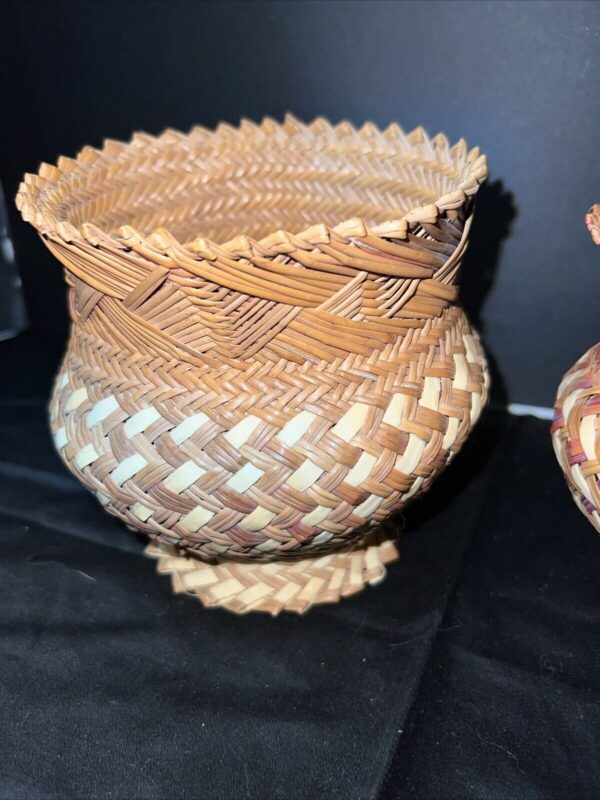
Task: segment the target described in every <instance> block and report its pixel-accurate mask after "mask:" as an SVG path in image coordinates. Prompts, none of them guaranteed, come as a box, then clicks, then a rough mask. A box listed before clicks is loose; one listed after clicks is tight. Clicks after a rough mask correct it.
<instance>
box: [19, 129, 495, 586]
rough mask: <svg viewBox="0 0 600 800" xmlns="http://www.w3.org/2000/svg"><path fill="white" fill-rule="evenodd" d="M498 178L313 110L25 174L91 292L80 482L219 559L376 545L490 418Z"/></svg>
mask: <svg viewBox="0 0 600 800" xmlns="http://www.w3.org/2000/svg"><path fill="white" fill-rule="evenodd" d="M485 176H486V165H485V158H484V157H483V156H481V155H480V154H479V152H478V150H477V149H474V150H470V151H469V150H468V149H467V148H466V146H465V144H464V142H462V141H461V142H459V143H458V144H456V145H454V146H452V147H451V146H450V145H449V143H448V141H447V139H446V138H445V137H444V136H443V135H438V136H436V137H434V138H432V139H430V138H429V137H428V136H427V135H426V134H425V133H424V131H423V130H422V129H417V130H415V131H413V132H412V133H410V134H406V133H404V132H403V131H402V130H401V129H400V128H399V127H397V126H395V125H394V126H391V127H390V128H388V129H387V130H385V131H383V132H382V131H379V130H378V129H377V128H376V127H375V126H373V125H371V124H367V125H365V126H364V127H363V128H361V129H360V130H358V131H357V130H355V129H354V128H352V126H350V125H349V124H348V123H342V124H340V125H337V126H332V125H330V124H329V123H327V122H326V121H324V120H321V119H319V120H316V121H315V122H313V123H311V124H310V125H303V124H301V123H299V122H298V121H296V120H295V119H293V118H291V117H288V118H286V120H285V122H284V123H283V124H278V123H276V122H273V121H272V120H265V121H264V122H263V123H261V124H260V125H254V124H252V123H248V122H244V123H242V124H241V125H240V127H239V128H232V127H230V126H227V125H222V126H220V127H219V128H217V130H216V131H214V132H210V131H207V130H205V129H201V128H198V129H194V130H193V131H191V132H190V133H189V134H181V133H178V132H175V131H167V132H166V133H164V134H163V135H161V136H159V137H156V138H155V137H151V136H148V135H146V134H136V135H135V136H134V138H133V139H132V140H131V141H130V142H129V143H127V144H123V143H117V142H112V141H110V142H106V143H105V145H104V147H103V148H102V149H101V150H94V149H92V148H86V149H84V150H83V151H82V152H81V153H80V154H79V155H78V156H77V158H76V159H67V158H61V159H60V160H59V162H58V164H57V166H49V165H42V167H41V168H40V171H39V174H37V175H28V176H26V178H25V181H24V183H23V184H22V185H21V189H20V192H19V195H18V206H19V208H20V210H21V212H22V214H23V216H24V218H25V219H27V220H29V221H31V222H32V224H34V225H35V227H36V228H37V229H38V231H39V233H40V234H41V236H42V238H43V240H44V242H45V244H46V245H47V246H48V248H49V249H50V250H51V252H52V253H53V254H54V255H55V256H56V257H57V258H58V260H59V261H60V262H61V263H62V264H63V266H64V268H65V274H66V278H67V282H68V284H69V287H70V289H69V298H70V299H69V305H70V311H71V316H72V320H73V325H72V333H71V338H70V341H69V345H68V348H67V352H66V355H65V358H64V361H63V364H62V367H61V369H60V372H59V375H58V378H57V380H56V383H55V387H54V391H53V395H52V400H51V424H52V431H53V435H54V440H55V443H56V447H57V449H58V451H59V452H60V454H61V456H62V458H63V459H64V461H65V462H66V464H67V465H68V467H69V468H70V469H71V470H72V471H73V472H74V473H75V474H76V475H77V477H78V478H79V479H80V480H81V481H82V482H83V483H84V484H85V485H86V486H87V487H89V488H90V489H91V490H92V491H93V492H94V493H95V494H96V496H97V497H98V499H99V501H100V502H101V503H102V504H103V505H104V506H105V508H106V509H107V511H109V512H110V513H112V514H115V515H116V516H118V517H119V518H121V519H122V520H124V521H125V522H126V523H127V524H128V525H131V526H134V527H135V528H137V529H139V530H142V531H144V532H146V533H147V534H149V535H150V536H151V537H153V538H154V539H155V540H157V541H158V542H159V543H162V545H164V546H166V547H172V546H177V547H180V548H183V549H185V550H187V551H193V552H194V555H195V556H196V557H197V558H199V559H204V560H206V561H213V562H214V561H215V560H217V561H218V560H227V559H234V560H238V561H239V560H242V561H243V560H253V561H261V562H264V561H269V560H274V559H276V560H281V559H293V558H296V559H305V558H306V557H307V556H319V557H320V556H322V555H324V554H327V553H328V552H332V551H336V550H339V549H340V548H341V547H344V546H347V545H349V544H352V543H353V542H355V541H356V540H357V539H358V538H359V537H360V536H362V535H363V533H362V531H364V528H365V525H367V524H369V523H371V524H372V523H376V522H378V521H380V520H383V519H384V518H385V517H386V516H387V515H388V514H389V513H390V512H391V511H392V510H394V509H397V508H401V507H402V506H404V505H405V504H406V503H407V502H408V501H410V500H411V499H412V498H414V497H416V496H417V495H418V494H419V493H421V492H422V491H424V490H426V489H427V487H428V486H429V485H430V483H431V481H432V480H433V479H434V477H435V476H436V475H437V474H438V473H439V472H440V470H441V469H443V467H444V466H445V465H446V463H448V461H449V460H450V459H451V458H452V457H453V455H454V454H455V453H456V452H457V451H458V450H459V449H460V447H461V445H462V443H463V441H464V440H465V437H466V436H467V434H468V432H469V431H470V429H471V427H472V426H473V424H474V423H475V421H476V420H477V418H478V416H479V414H480V411H481V408H482V406H483V404H484V403H485V401H486V397H487V386H488V376H487V369H486V365H485V359H484V356H483V353H482V349H481V346H480V344H479V340H478V337H477V335H476V334H475V333H474V332H473V331H472V329H471V328H470V326H469V323H468V321H467V319H466V317H465V315H464V313H463V312H462V310H461V308H460V306H459V305H458V304H457V279H458V274H459V270H460V264H461V260H462V257H463V254H464V250H465V247H466V244H467V239H468V232H469V227H470V224H471V219H472V212H473V198H474V195H475V193H476V191H477V188H478V186H479V184H480V183H481V182H482V181H483V180H484V178H485ZM340 219H342V220H347V221H345V222H341V223H340V222H339V220H340ZM274 220H276V221H277V223H278V225H280V228H279V229H277V230H276V232H275V233H272V232H270V231H271V230H272V228H273V221H274ZM316 220H318V221H319V223H318V224H314V222H315V221H316ZM240 231H241V232H242V234H243V235H239V234H240ZM198 232H202V234H203V236H202V237H201V238H198V236H197V234H198ZM194 237H195V238H194ZM369 574H370V573H369ZM369 579H370V578H369V577H368V575H367V578H366V580H369ZM247 588H248V587H246V586H244V588H243V589H241V591H246V590H247Z"/></svg>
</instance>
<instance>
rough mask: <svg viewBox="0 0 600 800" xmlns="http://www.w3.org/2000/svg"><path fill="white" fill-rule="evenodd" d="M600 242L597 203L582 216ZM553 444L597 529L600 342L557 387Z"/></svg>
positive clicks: (599, 528) (575, 496)
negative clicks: (584, 216)
mask: <svg viewBox="0 0 600 800" xmlns="http://www.w3.org/2000/svg"><path fill="white" fill-rule="evenodd" d="M585 221H586V224H587V227H588V230H589V232H590V234H591V237H592V239H593V241H594V243H595V244H598V245H600V205H595V206H592V208H591V209H590V211H589V212H588V214H587V215H586V218H585ZM552 444H553V445H554V452H555V453H556V457H557V459H558V463H559V464H560V466H561V467H562V470H563V472H564V475H565V478H566V480H567V485H568V487H569V489H570V490H571V494H572V495H573V499H574V500H575V502H576V504H577V506H578V507H579V508H580V509H581V511H582V512H583V513H584V514H585V516H586V517H587V518H588V519H589V521H590V522H591V523H592V525H593V526H594V527H595V528H596V530H597V531H598V532H599V533H600V344H596V345H594V347H591V348H590V349H589V350H588V351H587V353H585V354H584V355H583V356H582V357H581V358H580V359H579V360H578V361H577V362H576V363H575V364H574V365H573V366H572V367H571V369H569V370H568V371H567V372H566V373H565V375H564V377H563V379H562V381H561V383H560V386H559V387H558V392H557V395H556V402H555V405H554V421H553V423H552Z"/></svg>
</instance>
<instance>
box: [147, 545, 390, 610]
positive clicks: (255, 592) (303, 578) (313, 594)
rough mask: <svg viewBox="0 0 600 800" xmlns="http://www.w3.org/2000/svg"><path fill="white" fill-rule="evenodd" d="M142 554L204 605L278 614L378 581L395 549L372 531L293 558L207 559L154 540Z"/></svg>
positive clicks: (347, 594)
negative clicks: (359, 542) (356, 543)
mask: <svg viewBox="0 0 600 800" xmlns="http://www.w3.org/2000/svg"><path fill="white" fill-rule="evenodd" d="M146 555H148V556H150V557H151V558H155V559H157V561H158V567H157V569H158V572H159V573H160V574H162V575H170V576H171V582H172V585H173V591H174V592H175V593H177V594H179V593H181V592H187V593H188V594H191V595H195V596H196V597H197V598H198V599H199V600H200V602H201V603H202V604H203V605H204V606H206V607H207V608H213V607H219V608H226V609H227V610H228V611H234V612H235V613H236V614H247V613H248V612H249V611H263V612H266V613H268V614H271V615H272V616H276V615H277V614H279V612H280V611H283V610H284V609H285V610H286V611H293V612H295V613H297V614H304V613H305V612H306V611H308V610H309V609H310V608H312V606H314V605H319V604H321V603H337V602H338V601H339V600H340V599H341V598H343V597H350V596H351V595H353V594H356V593H357V592H360V591H362V590H363V589H364V588H365V586H367V585H370V586H376V585H377V584H378V583H381V581H382V580H383V579H384V578H385V576H386V564H389V563H390V562H392V561H395V560H396V559H397V558H398V551H397V550H396V547H395V545H394V543H393V542H392V541H390V540H389V539H385V538H382V537H381V536H375V537H371V539H370V540H367V541H365V542H364V544H363V546H361V547H359V548H356V549H355V550H346V551H343V552H340V553H326V554H325V555H323V556H320V557H318V558H301V559H298V560H295V561H270V562H267V563H264V562H262V561H258V562H247V563H243V564H240V563H237V562H235V561H221V562H220V563H217V564H206V563H204V562H202V561H199V560H198V559H195V558H190V557H189V556H188V557H185V556H182V555H181V553H179V552H178V551H177V549H176V548H169V547H168V545H161V544H155V543H150V544H149V545H148V546H147V547H146Z"/></svg>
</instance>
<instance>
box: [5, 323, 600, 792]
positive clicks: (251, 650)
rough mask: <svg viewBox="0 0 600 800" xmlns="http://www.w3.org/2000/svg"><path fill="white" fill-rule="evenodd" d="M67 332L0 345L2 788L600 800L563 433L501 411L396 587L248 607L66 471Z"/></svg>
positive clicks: (406, 555) (585, 614)
mask: <svg viewBox="0 0 600 800" xmlns="http://www.w3.org/2000/svg"><path fill="white" fill-rule="evenodd" d="M61 346H62V343H56V342H53V341H48V340H45V341H42V340H41V339H39V338H37V337H35V336H34V335H33V334H31V333H30V334H27V335H25V336H22V337H20V338H19V339H17V340H14V341H11V342H5V343H3V344H1V345H0V374H1V375H2V376H3V381H4V382H3V384H2V387H1V399H0V544H1V549H0V585H1V587H2V590H1V591H2V598H3V602H2V620H1V624H2V637H1V639H0V647H1V658H0V686H1V687H2V689H1V702H0V731H1V737H0V752H1V757H0V797H1V798H6V799H7V800H13V798H23V799H26V800H34V799H35V798H61V799H62V798H102V799H104V798H106V799H107V800H108V798H128V799H133V798H161V799H162V798H165V799H167V798H203V799H204V800H211V799H212V798H215V800H221V798H257V799H258V800H262V799H263V798H265V799H270V798H282V799H283V800H295V799H296V798H306V799H307V800H315V799H316V798H319V800H321V798H324V799H326V800H329V798H331V800H334V799H335V800H364V799H365V798H385V799H386V800H399V799H400V798H511V799H514V798H588V797H589V798H593V797H598V796H599V795H600V766H599V760H598V746H599V742H600V640H599V637H600V631H599V612H600V581H599V578H600V539H599V538H598V536H597V534H596V533H595V532H594V530H593V529H592V527H591V526H590V525H589V524H588V523H587V522H586V521H585V520H584V518H583V516H582V515H581V514H580V512H579V511H578V510H577V509H576V507H575V505H574V504H573V503H572V501H571V499H570V496H569V494H568V492H567V489H566V487H565V486H564V483H563V478H562V475H561V473H560V470H559V468H558V466H557V464H556V462H555V460H554V456H553V454H552V451H551V446H550V440H549V436H548V426H547V424H546V423H542V422H539V421H536V420H534V419H531V418H514V417H508V416H506V415H503V414H499V413H493V412H488V413H487V414H486V415H485V417H484V419H483V421H482V423H481V424H480V426H479V427H478V429H477V430H476V432H475V433H474V435H473V437H472V439H471V440H470V442H469V444H468V445H467V447H466V449H465V451H464V452H463V454H461V456H459V457H458V458H457V459H456V460H455V462H454V464H453V465H452V467H451V468H450V469H449V470H448V471H447V472H446V473H445V474H444V476H442V477H441V478H440V479H439V481H438V483H437V484H436V485H435V486H434V488H433V489H432V490H431V492H430V493H429V495H427V496H426V497H425V498H424V499H423V500H422V501H420V502H418V503H416V504H415V505H414V506H412V507H411V508H410V509H408V510H407V512H406V514H405V516H404V517H403V518H402V517H401V518H399V519H398V528H399V533H400V550H401V560H400V561H399V562H397V563H395V564H393V565H391V567H390V569H389V576H388V578H387V580H386V581H385V582H384V583H383V584H381V585H380V586H379V587H377V588H372V589H368V590H366V591H365V592H364V593H362V594H360V595H358V596H356V597H354V598H352V599H349V600H346V601H344V602H342V603H340V604H339V605H336V606H322V607H318V608H315V609H313V610H311V611H310V612H309V613H308V614H307V615H305V616H304V617H298V616H295V615H285V614H284V615H282V616H280V617H279V618H277V619H271V618H270V617H267V616H264V615H259V614H252V615H248V616H245V617H236V616H234V615H232V614H229V613H228V612H225V611H219V610H211V611H206V610H204V609H203V608H202V606H201V605H200V604H199V603H198V602H197V601H195V600H194V599H193V598H190V597H187V596H175V595H173V594H172V592H171V587H170V580H169V579H168V578H166V577H160V576H158V575H156V574H155V564H154V562H153V561H151V560H149V559H146V558H144V557H143V556H142V548H143V541H142V539H141V538H139V537H137V536H136V535H134V534H132V533H130V532H128V531H127V530H125V529H124V527H123V526H122V525H121V524H120V523H119V522H118V521H116V520H114V519H113V518H111V517H109V516H108V515H106V514H105V513H104V512H103V511H102V509H101V508H100V506H99V505H98V504H97V502H96V501H95V499H94V498H93V497H91V496H90V495H89V494H88V493H87V492H86V491H85V490H84V489H83V488H81V487H80V486H79V484H78V483H77V482H76V481H75V479H74V478H72V477H71V476H70V475H69V473H68V472H67V471H66V470H65V469H64V468H63V466H62V465H61V463H60V461H59V459H58V457H57V456H56V455H55V454H54V451H53V448H52V444H51V440H50V437H49V434H48V430H47V422H46V412H45V401H46V395H47V394H48V391H49V381H50V378H51V375H52V373H53V372H54V370H55V368H56V366H57V361H58V358H59V355H60V352H59V351H60V347H61Z"/></svg>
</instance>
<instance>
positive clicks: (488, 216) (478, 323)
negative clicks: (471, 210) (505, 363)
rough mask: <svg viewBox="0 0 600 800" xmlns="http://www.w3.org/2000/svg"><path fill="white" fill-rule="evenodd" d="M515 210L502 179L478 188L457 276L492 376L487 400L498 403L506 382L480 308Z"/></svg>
mask: <svg viewBox="0 0 600 800" xmlns="http://www.w3.org/2000/svg"><path fill="white" fill-rule="evenodd" d="M517 213H518V212H517V208H516V206H515V204H514V198H513V195H512V193H511V192H508V191H507V190H506V189H505V187H504V183H503V182H502V181H500V180H498V181H494V182H493V183H486V184H484V185H483V186H482V187H481V188H480V189H479V192H478V195H477V206H476V211H475V218H474V220H473V226H472V228H471V233H470V237H469V247H468V248H467V252H466V254H465V258H464V261H463V265H462V272H461V277H460V303H461V304H462V306H463V308H464V309H465V311H466V313H467V316H468V317H469V319H470V321H471V322H472V323H473V325H474V326H475V328H476V329H477V330H478V331H479V333H480V334H481V336H482V339H483V347H484V350H485V354H486V357H487V360H488V364H489V368H490V374H491V378H492V385H491V392H490V399H491V400H492V402H494V403H496V404H498V405H502V406H506V405H507V402H508V397H507V392H506V384H505V382H504V379H503V376H502V374H501V372H500V370H499V368H498V364H497V361H496V359H495V357H494V354H493V353H492V352H490V350H489V348H488V347H487V345H486V341H485V321H484V319H483V315H482V311H483V308H484V306H485V302H486V300H487V298H488V296H489V293H490V291H491V290H492V288H493V286H494V280H495V277H496V272H497V270H498V266H499V263H500V258H501V256H502V249H503V246H504V242H505V240H506V239H507V238H508V237H509V236H510V233H511V228H512V224H513V222H514V220H515V219H516V217H517Z"/></svg>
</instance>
